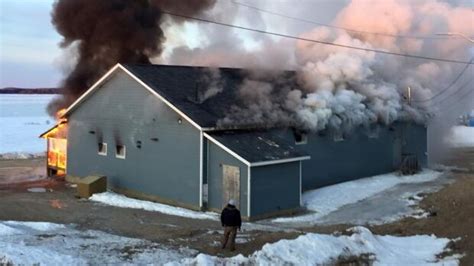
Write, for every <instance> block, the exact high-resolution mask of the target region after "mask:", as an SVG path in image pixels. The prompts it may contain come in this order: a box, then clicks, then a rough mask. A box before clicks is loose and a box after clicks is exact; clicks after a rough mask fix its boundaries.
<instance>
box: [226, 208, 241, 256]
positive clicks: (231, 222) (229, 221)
mask: <svg viewBox="0 0 474 266" xmlns="http://www.w3.org/2000/svg"><path fill="white" fill-rule="evenodd" d="M221 224H222V226H223V227H224V238H223V239H222V249H225V246H226V245H227V242H228V241H229V238H230V250H231V251H234V250H235V237H236V236H237V229H239V231H240V227H241V226H242V218H241V217H240V211H239V210H238V209H237V208H236V207H235V200H233V199H231V200H229V202H228V203H227V206H225V208H224V209H223V210H222V213H221Z"/></svg>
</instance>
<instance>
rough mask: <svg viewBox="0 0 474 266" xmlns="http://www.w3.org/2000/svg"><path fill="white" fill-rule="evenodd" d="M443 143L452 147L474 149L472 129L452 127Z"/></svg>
mask: <svg viewBox="0 0 474 266" xmlns="http://www.w3.org/2000/svg"><path fill="white" fill-rule="evenodd" d="M445 141H446V142H447V143H448V144H450V145H451V146H453V147H474V127H466V126H455V127H452V128H451V132H450V135H449V136H448V137H446V138H445Z"/></svg>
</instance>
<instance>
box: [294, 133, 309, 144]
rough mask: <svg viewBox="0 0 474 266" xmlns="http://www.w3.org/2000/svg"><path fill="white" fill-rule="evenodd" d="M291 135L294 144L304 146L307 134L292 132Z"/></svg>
mask: <svg viewBox="0 0 474 266" xmlns="http://www.w3.org/2000/svg"><path fill="white" fill-rule="evenodd" d="M293 134H294V135H295V144H306V143H308V134H306V133H304V132H301V131H298V130H294V131H293Z"/></svg>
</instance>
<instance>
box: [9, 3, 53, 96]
mask: <svg viewBox="0 0 474 266" xmlns="http://www.w3.org/2000/svg"><path fill="white" fill-rule="evenodd" d="M52 3H53V0H41V1H39V0H20V1H18V0H2V1H1V2H0V36H1V37H0V87H7V86H18V87H53V86H57V84H58V81H59V80H60V78H61V76H62V75H61V73H60V70H59V66H58V65H59V64H58V63H57V62H56V61H57V60H58V58H59V55H60V53H61V51H60V49H59V47H58V43H59V42H60V40H61V37H60V36H59V35H58V34H57V33H56V31H55V30H54V28H53V26H52V25H51V21H50V20H51V19H50V12H51V8H52V7H51V5H52Z"/></svg>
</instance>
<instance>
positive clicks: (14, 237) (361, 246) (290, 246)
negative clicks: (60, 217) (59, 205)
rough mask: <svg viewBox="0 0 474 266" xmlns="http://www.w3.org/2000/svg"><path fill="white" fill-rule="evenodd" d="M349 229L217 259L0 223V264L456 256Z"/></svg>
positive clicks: (389, 261) (38, 225) (438, 246)
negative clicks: (340, 233) (248, 253)
mask: <svg viewBox="0 0 474 266" xmlns="http://www.w3.org/2000/svg"><path fill="white" fill-rule="evenodd" d="M350 231H351V232H350V233H351V234H350V235H325V234H312V233H310V234H305V235H302V236H300V237H298V238H297V239H294V240H280V241H278V242H276V243H273V244H266V245H264V246H263V248H262V249H261V250H259V251H256V252H254V253H253V254H252V255H250V256H248V257H244V256H242V255H237V256H234V257H231V258H218V257H215V256H210V255H206V254H199V255H197V256H196V254H197V252H196V251H194V250H191V249H187V248H180V249H175V250H173V249H171V248H169V247H166V246H163V245H159V244H157V243H152V242H150V241H147V240H140V239H134V238H127V237H121V236H116V235H112V234H108V233H104V232H100V231H94V230H85V231H81V230H78V229H76V228H75V227H74V225H61V224H53V223H45V222H17V221H4V222H0V264H7V263H13V264H15V265H17V264H21V265H34V264H39V265H86V264H93V265H95V264H101V265H102V264H106V265H107V264H140V265H143V264H160V265H161V264H165V265H238V264H250V265H254V264H258V265H283V264H285V265H321V264H325V265H326V264H330V263H331V262H334V261H336V260H344V258H350V257H354V256H361V255H363V256H366V259H368V260H371V261H374V264H375V265H457V263H458V260H457V259H458V258H459V257H460V256H452V257H450V258H444V259H437V257H436V255H437V254H440V253H442V252H444V251H446V249H445V248H446V245H447V244H448V243H449V242H450V240H449V239H446V238H437V237H435V236H427V235H418V236H410V237H394V236H378V235H373V234H372V233H371V232H370V231H369V230H368V229H366V228H364V227H354V228H352V229H350Z"/></svg>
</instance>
